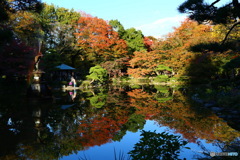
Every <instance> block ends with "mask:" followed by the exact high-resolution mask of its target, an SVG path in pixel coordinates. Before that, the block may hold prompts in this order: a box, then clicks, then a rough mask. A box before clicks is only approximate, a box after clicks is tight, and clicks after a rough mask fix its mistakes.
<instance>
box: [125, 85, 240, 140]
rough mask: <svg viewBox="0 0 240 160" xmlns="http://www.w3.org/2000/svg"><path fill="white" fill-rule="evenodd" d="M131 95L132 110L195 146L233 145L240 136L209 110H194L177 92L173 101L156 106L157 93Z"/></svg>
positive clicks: (142, 92) (143, 92) (136, 91)
mask: <svg viewBox="0 0 240 160" xmlns="http://www.w3.org/2000/svg"><path fill="white" fill-rule="evenodd" d="M156 94H157V93H156ZM128 95H129V96H130V97H131V98H130V102H131V106H134V107H136V109H137V111H136V113H139V114H143V115H145V116H146V118H147V119H151V120H155V121H157V122H158V123H159V124H160V125H163V126H168V127H170V128H171V129H174V130H175V132H176V133H181V134H182V135H183V137H184V138H186V139H188V140H189V141H190V142H196V140H197V139H198V138H201V139H206V140H207V141H208V142H215V141H217V140H219V141H223V142H230V141H233V140H234V139H235V138H237V137H239V136H240V133H239V132H238V131H236V130H234V129H232V128H231V127H229V126H228V125H227V123H226V122H224V121H223V120H222V119H221V118H219V117H217V116H216V115H215V114H212V113H209V111H208V110H204V109H201V110H199V108H198V110H197V109H195V107H194V106H192V104H191V103H190V102H188V100H187V97H185V96H184V95H183V94H182V93H181V92H179V91H175V92H174V95H173V96H174V98H173V99H172V100H171V99H170V100H168V101H166V102H157V101H156V100H154V96H155V97H156V95H155V94H154V93H152V92H150V93H148V92H146V91H142V90H140V89H135V90H132V91H131V92H128ZM197 107H200V106H197ZM197 107H196V108H197Z"/></svg>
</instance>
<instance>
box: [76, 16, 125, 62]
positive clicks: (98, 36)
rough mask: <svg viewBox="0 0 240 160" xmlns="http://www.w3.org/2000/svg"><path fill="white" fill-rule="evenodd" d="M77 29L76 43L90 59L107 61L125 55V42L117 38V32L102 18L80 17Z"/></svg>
mask: <svg viewBox="0 0 240 160" xmlns="http://www.w3.org/2000/svg"><path fill="white" fill-rule="evenodd" d="M77 30H78V31H77V33H75V35H76V38H77V42H78V45H79V47H81V48H83V49H84V50H85V51H86V52H87V54H88V56H89V58H90V59H91V60H100V61H107V60H111V59H115V58H120V57H124V56H126V54H127V44H126V42H125V41H124V40H122V39H119V36H118V33H117V32H115V31H114V30H113V28H112V27H111V25H108V24H107V22H106V21H104V20H103V19H99V18H97V17H89V16H88V17H81V18H80V19H79V21H78V25H77Z"/></svg>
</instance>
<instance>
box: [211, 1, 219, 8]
mask: <svg viewBox="0 0 240 160" xmlns="http://www.w3.org/2000/svg"><path fill="white" fill-rule="evenodd" d="M220 1H221V0H216V1H215V2H213V3H212V4H211V5H210V6H209V8H210V7H213V6H214V5H215V4H216V3H218V2H220Z"/></svg>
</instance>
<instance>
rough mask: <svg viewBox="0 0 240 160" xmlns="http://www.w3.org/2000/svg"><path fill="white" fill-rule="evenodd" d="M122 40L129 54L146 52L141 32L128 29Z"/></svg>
mask: <svg viewBox="0 0 240 160" xmlns="http://www.w3.org/2000/svg"><path fill="white" fill-rule="evenodd" d="M122 38H123V39H124V40H125V41H126V42H127V45H128V52H129V54H131V55H132V54H133V52H135V51H146V47H145V44H144V36H143V34H142V31H140V30H136V29H135V28H129V29H127V30H126V31H125V33H124V35H123V36H122Z"/></svg>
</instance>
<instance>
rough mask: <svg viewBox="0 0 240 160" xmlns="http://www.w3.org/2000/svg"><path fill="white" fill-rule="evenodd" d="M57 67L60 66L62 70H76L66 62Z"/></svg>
mask: <svg viewBox="0 0 240 160" xmlns="http://www.w3.org/2000/svg"><path fill="white" fill-rule="evenodd" d="M56 68H58V69H60V70H75V68H73V67H71V66H68V65H66V64H61V65H59V66H57V67H56Z"/></svg>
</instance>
